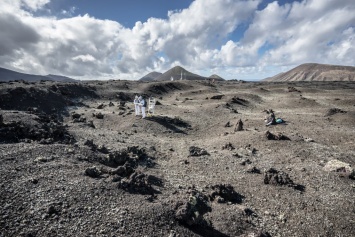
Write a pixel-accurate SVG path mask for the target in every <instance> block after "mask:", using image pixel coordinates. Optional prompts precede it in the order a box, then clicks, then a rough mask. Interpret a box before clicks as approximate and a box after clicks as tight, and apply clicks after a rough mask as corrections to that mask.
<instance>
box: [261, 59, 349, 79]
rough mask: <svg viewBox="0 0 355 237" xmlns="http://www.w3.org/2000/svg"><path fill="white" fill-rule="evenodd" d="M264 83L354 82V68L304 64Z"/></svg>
mask: <svg viewBox="0 0 355 237" xmlns="http://www.w3.org/2000/svg"><path fill="white" fill-rule="evenodd" d="M264 81H355V67H350V66H338V65H327V64H316V63H306V64H302V65H300V66H298V67H296V68H294V69H291V70H290V71H287V72H285V73H280V74H277V75H276V76H273V77H269V78H266V79H264Z"/></svg>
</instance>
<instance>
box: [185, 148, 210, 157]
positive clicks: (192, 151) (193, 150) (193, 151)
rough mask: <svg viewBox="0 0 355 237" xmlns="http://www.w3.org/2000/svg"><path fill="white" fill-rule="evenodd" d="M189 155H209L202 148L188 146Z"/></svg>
mask: <svg viewBox="0 0 355 237" xmlns="http://www.w3.org/2000/svg"><path fill="white" fill-rule="evenodd" d="M189 152H190V156H204V155H209V153H208V152H207V151H206V150H205V149H203V148H199V147H196V146H190V148H189Z"/></svg>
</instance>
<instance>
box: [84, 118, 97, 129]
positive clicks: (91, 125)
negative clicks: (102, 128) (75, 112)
mask: <svg viewBox="0 0 355 237" xmlns="http://www.w3.org/2000/svg"><path fill="white" fill-rule="evenodd" d="M86 125H87V126H89V127H91V128H96V127H95V125H94V121H92V120H90V121H88V122H87V124H86Z"/></svg>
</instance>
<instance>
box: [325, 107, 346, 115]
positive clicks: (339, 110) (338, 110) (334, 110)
mask: <svg viewBox="0 0 355 237" xmlns="http://www.w3.org/2000/svg"><path fill="white" fill-rule="evenodd" d="M338 113H342V114H343V113H346V111H344V110H341V109H338V108H331V109H329V110H328V111H327V112H326V113H325V115H324V116H332V115H334V114H338Z"/></svg>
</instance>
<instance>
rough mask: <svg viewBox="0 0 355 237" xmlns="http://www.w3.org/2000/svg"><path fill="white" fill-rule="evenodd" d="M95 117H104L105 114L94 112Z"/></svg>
mask: <svg viewBox="0 0 355 237" xmlns="http://www.w3.org/2000/svg"><path fill="white" fill-rule="evenodd" d="M92 116H93V117H95V118H98V119H103V118H104V115H103V114H102V113H93V114H92Z"/></svg>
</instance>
